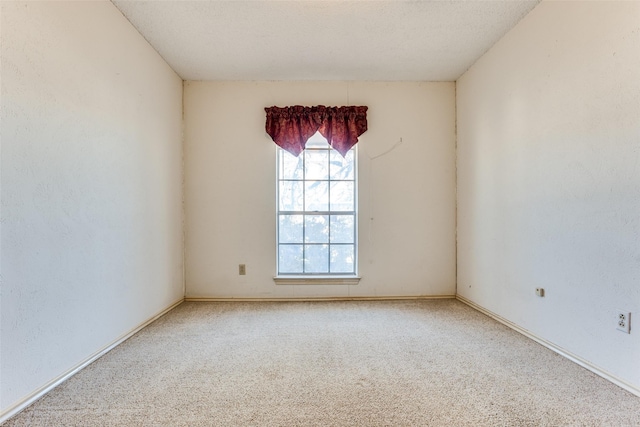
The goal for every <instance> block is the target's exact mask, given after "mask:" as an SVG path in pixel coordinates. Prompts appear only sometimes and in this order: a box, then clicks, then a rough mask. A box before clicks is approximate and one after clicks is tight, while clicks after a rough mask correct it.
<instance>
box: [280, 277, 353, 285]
mask: <svg viewBox="0 0 640 427" xmlns="http://www.w3.org/2000/svg"><path fill="white" fill-rule="evenodd" d="M273 281H274V282H276V285H357V284H358V283H359V282H360V277H358V276H276V277H274V278H273Z"/></svg>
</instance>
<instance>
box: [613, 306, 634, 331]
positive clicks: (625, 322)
mask: <svg viewBox="0 0 640 427" xmlns="http://www.w3.org/2000/svg"><path fill="white" fill-rule="evenodd" d="M616 322H617V325H616V329H617V330H619V331H622V332H624V333H627V334H630V333H631V313H629V312H628V311H622V310H618V312H617V314H616Z"/></svg>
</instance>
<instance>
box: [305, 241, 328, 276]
mask: <svg viewBox="0 0 640 427" xmlns="http://www.w3.org/2000/svg"><path fill="white" fill-rule="evenodd" d="M304 251H305V258H304V272H305V273H328V272H329V245H305V247H304Z"/></svg>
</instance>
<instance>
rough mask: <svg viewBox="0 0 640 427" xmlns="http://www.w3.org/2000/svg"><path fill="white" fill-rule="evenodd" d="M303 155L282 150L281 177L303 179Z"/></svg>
mask: <svg viewBox="0 0 640 427" xmlns="http://www.w3.org/2000/svg"><path fill="white" fill-rule="evenodd" d="M302 165H303V161H302V156H298V157H296V156H294V155H293V154H291V153H289V152H288V151H286V150H280V179H302Z"/></svg>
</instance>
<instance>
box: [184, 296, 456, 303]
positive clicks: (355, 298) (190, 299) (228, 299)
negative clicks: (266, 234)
mask: <svg viewBox="0 0 640 427" xmlns="http://www.w3.org/2000/svg"><path fill="white" fill-rule="evenodd" d="M455 298H456V296H455V295H415V296H375V297H366V296H360V297H358V296H353V297H290V298H288V297H284V298H244V297H237V298H236V297H185V298H184V300H185V301H186V302H231V301H237V302H245V301H254V302H277V301H284V302H286V301H388V300H422V299H424V300H428V299H455Z"/></svg>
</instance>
